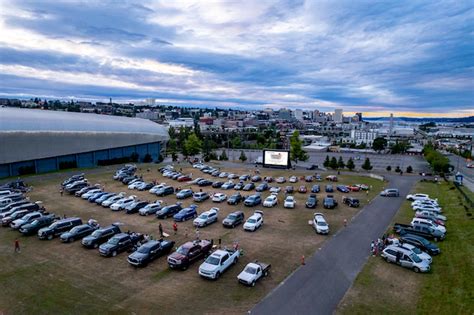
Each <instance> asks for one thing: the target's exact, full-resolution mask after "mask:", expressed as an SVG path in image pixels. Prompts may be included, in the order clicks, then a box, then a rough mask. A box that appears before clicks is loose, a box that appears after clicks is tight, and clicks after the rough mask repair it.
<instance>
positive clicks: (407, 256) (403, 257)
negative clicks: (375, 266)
mask: <svg viewBox="0 0 474 315" xmlns="http://www.w3.org/2000/svg"><path fill="white" fill-rule="evenodd" d="M380 256H382V257H383V258H384V259H385V261H387V262H393V263H396V264H398V265H400V266H402V267H405V268H409V269H413V271H415V272H428V271H430V264H429V263H428V262H426V261H425V260H423V259H421V258H420V257H418V256H417V255H416V254H414V253H413V252H411V251H409V250H406V249H403V248H401V247H396V246H388V247H387V248H385V249H384V250H383V251H382V253H381V254H380Z"/></svg>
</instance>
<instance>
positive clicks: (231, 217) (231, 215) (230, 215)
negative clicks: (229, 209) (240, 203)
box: [227, 214, 237, 220]
mask: <svg viewBox="0 0 474 315" xmlns="http://www.w3.org/2000/svg"><path fill="white" fill-rule="evenodd" d="M227 218H228V219H230V220H235V219H237V216H236V215H235V214H229V216H228V217H227Z"/></svg>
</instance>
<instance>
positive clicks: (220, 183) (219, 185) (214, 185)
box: [212, 182, 224, 188]
mask: <svg viewBox="0 0 474 315" xmlns="http://www.w3.org/2000/svg"><path fill="white" fill-rule="evenodd" d="M222 185H224V182H215V183H214V184H212V188H221V186H222Z"/></svg>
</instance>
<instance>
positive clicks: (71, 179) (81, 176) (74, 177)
mask: <svg viewBox="0 0 474 315" xmlns="http://www.w3.org/2000/svg"><path fill="white" fill-rule="evenodd" d="M83 179H84V174H76V175H72V176H71V177H69V178H68V179H66V180H65V181H63V183H62V186H63V187H64V186H66V185H69V184H71V183H74V182H77V181H78V180H83Z"/></svg>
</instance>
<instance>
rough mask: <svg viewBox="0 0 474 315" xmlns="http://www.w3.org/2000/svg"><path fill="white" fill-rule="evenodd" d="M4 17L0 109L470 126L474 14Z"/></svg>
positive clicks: (313, 6) (168, 12)
mask: <svg viewBox="0 0 474 315" xmlns="http://www.w3.org/2000/svg"><path fill="white" fill-rule="evenodd" d="M139 3H140V4H139ZM0 8H1V9H0V97H20V98H30V97H41V98H47V99H56V98H59V99H71V98H73V99H78V100H79V99H85V100H100V101H104V100H108V99H109V97H112V98H113V99H114V100H115V101H141V100H144V99H147V98H154V99H156V102H157V103H158V104H168V105H187V106H211V107H224V108H243V109H260V108H275V109H277V108H282V107H284V108H290V109H296V108H302V109H310V110H316V109H318V110H320V111H327V112H332V111H334V109H335V108H343V110H344V112H345V113H346V112H348V113H352V112H363V113H364V114H365V115H367V116H385V115H388V114H389V113H395V115H398V116H400V115H403V116H450V117H454V116H468V115H474V2H473V1H462V0H457V1H431V0H430V1H422V0H417V1H408V0H407V1H365V0H358V1H353V0H352V1H346V0H338V1H316V0H310V1H300V0H282V1H265V0H261V1H255V0H239V1H236V0H234V1H181V0H180V1H106V0H101V1H73V0H69V1H57V0H56V1H47V0H46V1H18V0H17V1H7V0H0Z"/></svg>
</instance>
